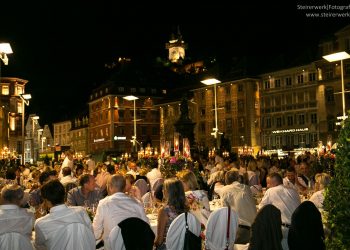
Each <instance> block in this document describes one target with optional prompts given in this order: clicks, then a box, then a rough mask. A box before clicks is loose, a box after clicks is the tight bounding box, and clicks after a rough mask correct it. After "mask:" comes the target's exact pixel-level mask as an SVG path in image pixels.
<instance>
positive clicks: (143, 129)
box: [141, 127, 147, 135]
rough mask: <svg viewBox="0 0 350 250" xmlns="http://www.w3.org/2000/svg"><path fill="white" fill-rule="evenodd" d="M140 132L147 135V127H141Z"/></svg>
mask: <svg viewBox="0 0 350 250" xmlns="http://www.w3.org/2000/svg"><path fill="white" fill-rule="evenodd" d="M141 134H142V135H147V127H141Z"/></svg>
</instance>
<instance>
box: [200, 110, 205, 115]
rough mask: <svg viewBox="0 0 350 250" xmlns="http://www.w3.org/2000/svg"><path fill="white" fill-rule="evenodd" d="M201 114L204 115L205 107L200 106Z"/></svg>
mask: <svg viewBox="0 0 350 250" xmlns="http://www.w3.org/2000/svg"><path fill="white" fill-rule="evenodd" d="M201 116H205V108H201Z"/></svg>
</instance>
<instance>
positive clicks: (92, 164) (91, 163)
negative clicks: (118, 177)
mask: <svg viewBox="0 0 350 250" xmlns="http://www.w3.org/2000/svg"><path fill="white" fill-rule="evenodd" d="M86 157H87V160H86V165H87V166H88V171H89V173H90V174H93V171H94V169H95V168H96V163H95V161H94V160H93V159H92V158H91V155H87V156H86Z"/></svg>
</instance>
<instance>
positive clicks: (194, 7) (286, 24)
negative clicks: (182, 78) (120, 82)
mask: <svg viewBox="0 0 350 250" xmlns="http://www.w3.org/2000/svg"><path fill="white" fill-rule="evenodd" d="M9 2H10V3H7V4H5V3H2V14H1V20H0V42H9V43H11V46H12V49H13V51H14V54H12V55H9V65H8V66H3V65H2V70H1V74H2V76H3V77H5V76H12V77H19V78H23V79H27V80H29V82H28V84H27V87H26V92H28V93H31V94H32V100H31V102H30V106H29V107H28V108H27V110H26V111H28V113H29V112H31V113H36V114H37V115H39V116H40V124H41V125H42V126H43V125H44V124H50V123H52V122H58V121H62V120H64V119H67V118H69V117H71V116H72V115H73V114H75V113H77V111H78V110H80V109H82V108H83V107H87V100H88V97H89V93H90V92H91V90H92V89H93V88H95V87H97V86H98V85H99V84H101V83H102V72H103V70H104V64H105V63H108V62H111V61H112V60H113V59H115V58H118V57H119V56H127V57H131V58H139V59H142V60H144V61H145V62H146V63H147V62H148V61H152V60H155V58H156V57H161V58H166V57H167V50H166V49H165V43H166V42H168V41H169V38H170V34H171V33H172V32H173V31H174V30H176V27H177V25H179V26H180V30H181V33H182V35H183V39H184V40H185V42H186V43H187V44H188V49H187V50H186V56H189V57H190V58H192V59H196V58H203V57H207V56H216V57H219V58H221V59H222V60H227V62H230V60H231V58H233V57H241V56H248V57H252V58H256V64H259V63H261V65H263V64H264V65H266V64H268V62H274V61H275V60H276V58H279V57H281V56H283V57H284V58H285V60H287V61H288V60H289V61H295V60H296V58H298V56H300V55H301V56H303V55H304V54H307V53H310V52H312V53H314V52H315V53H316V52H317V44H318V42H319V41H320V39H325V38H328V37H329V36H331V35H332V34H333V33H334V32H335V31H337V30H339V29H341V28H343V27H344V26H346V25H347V24H350V22H349V21H348V20H349V18H307V17H305V12H306V11H302V10H298V9H297V3H288V4H287V3H285V1H283V3H282V2H281V3H280V4H272V3H271V4H269V3H261V2H260V3H259V4H252V3H249V4H248V3H247V4H237V3H235V2H236V1H230V2H228V3H225V4H219V3H220V1H215V3H216V5H215V6H213V3H211V4H203V3H200V2H198V3H196V2H193V1H187V3H181V2H178V1H166V2H165V1H163V2H162V3H161V4H153V5H152V6H151V5H145V4H142V5H141V4H138V3H136V2H133V3H132V4H128V5H125V3H124V4H121V3H120V2H121V1H114V3H113V4H110V3H107V1H70V2H67V3H65V1H57V2H55V1H47V2H45V1H40V3H33V2H34V1H27V3H25V1H9ZM28 2H30V3H28ZM38 2H39V1H38ZM72 2H74V3H73V4H72ZM118 2H119V3H118ZM123 2H124V1H123ZM147 2H151V1H147ZM308 2H309V3H308V4H309V5H311V4H315V3H316V1H311V0H310V1H308ZM332 3H333V4H334V1H332ZM303 4H304V5H305V4H306V3H305V1H303ZM349 12H350V10H349Z"/></svg>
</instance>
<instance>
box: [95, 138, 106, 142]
mask: <svg viewBox="0 0 350 250" xmlns="http://www.w3.org/2000/svg"><path fill="white" fill-rule="evenodd" d="M104 140H105V138H99V139H94V142H101V141H104Z"/></svg>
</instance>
